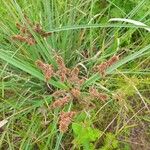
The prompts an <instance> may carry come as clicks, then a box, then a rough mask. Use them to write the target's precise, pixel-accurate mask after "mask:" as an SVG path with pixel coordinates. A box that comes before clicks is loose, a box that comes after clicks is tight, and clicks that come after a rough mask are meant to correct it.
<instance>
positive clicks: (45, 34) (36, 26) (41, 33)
mask: <svg viewBox="0 0 150 150" xmlns="http://www.w3.org/2000/svg"><path fill="white" fill-rule="evenodd" d="M34 31H35V32H37V33H39V34H40V35H41V36H42V37H48V36H50V35H51V34H52V33H51V32H46V31H44V30H43V29H42V27H41V25H40V24H39V23H37V24H36V25H35V27H34Z"/></svg>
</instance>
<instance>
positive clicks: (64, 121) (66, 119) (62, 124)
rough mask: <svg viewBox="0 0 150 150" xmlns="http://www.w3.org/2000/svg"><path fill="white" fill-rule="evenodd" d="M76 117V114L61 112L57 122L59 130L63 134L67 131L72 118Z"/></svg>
mask: <svg viewBox="0 0 150 150" xmlns="http://www.w3.org/2000/svg"><path fill="white" fill-rule="evenodd" d="M75 115H76V112H74V111H71V112H62V113H61V114H60V120H59V130H60V132H62V133H64V132H66V131H67V130H68V126H69V125H70V123H71V121H72V118H73V117H74V116H75Z"/></svg>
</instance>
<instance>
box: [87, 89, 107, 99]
mask: <svg viewBox="0 0 150 150" xmlns="http://www.w3.org/2000/svg"><path fill="white" fill-rule="evenodd" d="M89 93H90V96H91V97H94V98H96V99H99V100H102V101H105V100H107V99H108V96H107V95H106V94H104V93H99V92H98V91H97V89H95V88H89Z"/></svg>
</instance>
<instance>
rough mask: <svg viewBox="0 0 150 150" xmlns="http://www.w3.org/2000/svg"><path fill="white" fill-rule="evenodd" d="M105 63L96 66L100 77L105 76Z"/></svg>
mask: <svg viewBox="0 0 150 150" xmlns="http://www.w3.org/2000/svg"><path fill="white" fill-rule="evenodd" d="M107 67H108V66H107V63H106V62H104V63H102V64H100V65H98V66H97V69H98V72H99V73H100V74H101V75H102V76H105V74H106V69H107Z"/></svg>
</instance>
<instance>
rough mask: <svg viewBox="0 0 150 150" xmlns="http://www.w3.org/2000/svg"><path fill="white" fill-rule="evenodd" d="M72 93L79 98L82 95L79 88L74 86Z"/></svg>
mask: <svg viewBox="0 0 150 150" xmlns="http://www.w3.org/2000/svg"><path fill="white" fill-rule="evenodd" d="M70 93H71V95H72V96H73V97H74V98H76V99H78V98H79V97H80V95H81V92H80V89H79V88H73V89H71V91H70Z"/></svg>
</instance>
